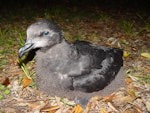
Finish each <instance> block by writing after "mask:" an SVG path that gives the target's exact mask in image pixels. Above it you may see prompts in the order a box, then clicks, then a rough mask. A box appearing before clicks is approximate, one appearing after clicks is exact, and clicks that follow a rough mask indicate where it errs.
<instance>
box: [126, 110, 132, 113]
mask: <svg viewBox="0 0 150 113" xmlns="http://www.w3.org/2000/svg"><path fill="white" fill-rule="evenodd" d="M124 113H132V112H131V111H130V110H126V111H125V112H124Z"/></svg>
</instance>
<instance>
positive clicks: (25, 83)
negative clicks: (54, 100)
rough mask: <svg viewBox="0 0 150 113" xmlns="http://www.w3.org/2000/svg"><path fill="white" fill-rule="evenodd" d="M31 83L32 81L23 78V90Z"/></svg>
mask: <svg viewBox="0 0 150 113" xmlns="http://www.w3.org/2000/svg"><path fill="white" fill-rule="evenodd" d="M31 82H32V79H29V78H27V77H25V78H24V79H23V88H25V87H27V86H28V85H29V84H30V83H31Z"/></svg>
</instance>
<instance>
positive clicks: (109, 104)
mask: <svg viewBox="0 0 150 113" xmlns="http://www.w3.org/2000/svg"><path fill="white" fill-rule="evenodd" d="M108 106H109V107H110V108H111V109H113V110H114V111H115V112H118V110H117V109H116V108H115V107H114V106H113V105H112V103H110V102H108Z"/></svg>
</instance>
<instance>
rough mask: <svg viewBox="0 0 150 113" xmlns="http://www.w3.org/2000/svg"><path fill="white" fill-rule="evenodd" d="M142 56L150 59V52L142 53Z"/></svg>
mask: <svg viewBox="0 0 150 113" xmlns="http://www.w3.org/2000/svg"><path fill="white" fill-rule="evenodd" d="M141 56H142V57H145V58H148V59H150V53H141Z"/></svg>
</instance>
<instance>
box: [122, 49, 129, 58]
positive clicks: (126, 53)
mask: <svg viewBox="0 0 150 113" xmlns="http://www.w3.org/2000/svg"><path fill="white" fill-rule="evenodd" d="M130 54H131V53H130V52H127V51H124V52H123V57H125V58H126V57H128V56H129V55H130Z"/></svg>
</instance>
